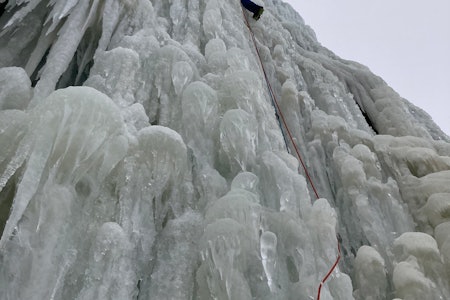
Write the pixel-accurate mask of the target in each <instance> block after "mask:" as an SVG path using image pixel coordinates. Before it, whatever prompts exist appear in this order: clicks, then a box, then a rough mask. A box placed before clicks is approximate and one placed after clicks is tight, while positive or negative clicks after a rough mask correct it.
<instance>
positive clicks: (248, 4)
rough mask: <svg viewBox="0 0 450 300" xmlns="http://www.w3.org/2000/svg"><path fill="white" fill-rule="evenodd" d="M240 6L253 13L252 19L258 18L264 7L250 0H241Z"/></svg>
mask: <svg viewBox="0 0 450 300" xmlns="http://www.w3.org/2000/svg"><path fill="white" fill-rule="evenodd" d="M241 3H242V6H244V7H245V8H246V9H248V10H249V11H251V12H252V13H253V19H255V20H259V18H260V17H261V15H262V13H263V12H264V8H263V7H262V6H259V5H258V4H256V3H254V2H253V1H251V0H241Z"/></svg>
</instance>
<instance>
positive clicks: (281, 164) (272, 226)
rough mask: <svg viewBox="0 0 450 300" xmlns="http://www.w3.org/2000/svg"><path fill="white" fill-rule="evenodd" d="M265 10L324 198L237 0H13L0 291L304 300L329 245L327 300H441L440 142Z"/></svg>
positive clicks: (297, 126)
mask: <svg viewBox="0 0 450 300" xmlns="http://www.w3.org/2000/svg"><path fill="white" fill-rule="evenodd" d="M0 1H1V0H0ZM1 2H3V6H4V4H5V1H1ZM264 5H265V8H266V9H265V13H264V14H263V16H262V18H261V19H260V21H258V22H254V21H253V20H252V19H251V18H249V20H250V26H251V28H252V30H253V32H254V34H255V38H256V43H257V47H258V49H259V52H260V54H261V58H262V62H263V64H264V66H265V69H266V72H267V75H268V78H269V81H270V83H271V85H272V87H273V90H274V93H275V95H276V97H277V100H278V102H279V106H280V108H281V113H282V114H283V117H284V118H285V120H286V122H287V124H288V126H289V130H290V132H291V133H292V136H293V138H294V140H295V143H296V145H297V146H298V148H299V151H300V153H301V155H302V158H303V160H304V162H305V165H306V167H307V169H308V173H309V174H310V175H311V179H312V182H313V183H314V185H315V187H316V188H317V191H318V194H319V196H320V198H319V199H316V197H315V194H314V193H313V192H312V189H311V185H310V183H309V181H308V180H306V179H305V173H304V170H303V169H302V168H301V167H300V164H299V162H298V161H297V159H296V157H295V155H294V148H293V144H292V142H291V141H290V140H289V139H288V138H286V136H283V133H285V132H286V128H283V127H280V125H281V122H280V114H279V113H278V114H276V113H275V109H274V107H273V105H272V101H271V98H270V96H269V92H268V89H267V85H266V81H265V80H264V76H263V73H262V70H261V66H260V65H259V61H258V59H257V56H256V52H255V47H254V45H253V42H252V39H251V35H250V32H249V30H248V28H247V27H246V25H245V22H244V18H243V13H242V10H241V7H240V4H239V1H238V0H233V1H219V0H190V1H187V0H170V1H167V0H152V1H149V0H122V1H120V0H105V1H100V0H70V1H62V0H47V1H45V0H41V1H39V0H35V1H34V0H33V1H19V0H8V1H6V11H5V13H4V14H3V15H2V16H1V17H0V28H1V32H0V232H1V233H2V234H1V239H0V270H1V271H0V299H8V300H9V299H14V300H16V299H80V300H81V299H118V300H119V299H120V300H124V299H139V300H143V299H232V300H234V299H239V300H244V299H267V300H269V299H270V300H273V299H304V300H306V299H315V298H316V295H317V289H318V287H319V284H320V282H321V280H322V278H323V277H324V276H325V274H326V273H327V272H328V271H329V269H330V267H331V266H332V265H333V263H334V262H335V260H336V257H337V255H338V253H337V243H338V239H339V242H340V245H341V249H342V259H341V261H340V263H339V266H338V268H337V269H336V270H334V271H333V273H332V275H331V276H330V278H329V279H328V280H327V281H326V283H325V285H324V286H323V289H322V293H321V299H322V300H325V299H342V300H348V299H357V300H358V299H361V300H362V299H373V300H375V299H394V298H397V299H404V300H406V299H408V300H410V299H431V300H434V299H436V300H437V299H450V287H449V284H450V281H449V280H450V274H449V271H448V270H450V213H449V212H450V185H449V184H448V183H449V182H450V139H449V137H448V136H446V135H445V134H444V133H443V132H442V131H441V130H440V129H439V128H438V127H437V126H436V125H435V124H434V122H433V121H432V120H431V119H430V117H429V116H428V115H427V114H426V113H425V112H424V111H422V110H421V109H420V108H417V107H415V106H414V105H412V104H411V103H409V102H408V101H407V100H405V99H403V98H401V97H400V96H399V95H398V94H397V93H396V92H395V91H393V90H392V89H391V88H390V87H389V86H387V85H386V83H385V82H384V81H383V80H382V79H381V78H379V77H377V76H376V75H374V74H372V73H371V72H370V70H368V68H366V67H365V66H362V65H360V64H358V63H355V62H351V61H346V60H343V59H341V58H339V57H337V56H336V55H334V54H333V53H332V52H331V51H329V50H328V49H326V48H324V47H323V46H322V45H321V44H320V43H319V42H318V41H317V40H316V38H315V35H314V32H313V31H312V29H311V28H309V27H308V26H307V25H306V24H305V23H304V21H303V20H302V18H301V17H300V16H299V15H298V14H297V13H296V12H294V11H293V10H292V8H291V7H290V6H288V5H286V4H284V3H283V2H281V1H279V0H265V1H264ZM3 6H2V7H3ZM245 14H246V16H247V17H250V15H249V14H247V13H245ZM337 237H339V238H337Z"/></svg>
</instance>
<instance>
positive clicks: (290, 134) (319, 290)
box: [241, 5, 341, 300]
mask: <svg viewBox="0 0 450 300" xmlns="http://www.w3.org/2000/svg"><path fill="white" fill-rule="evenodd" d="M241 9H242V14H243V16H244V20H245V24H246V25H247V28H248V30H249V31H250V34H251V37H252V40H253V44H254V46H255V49H256V54H257V55H258V60H259V63H260V65H261V69H262V71H263V73H264V78H265V80H266V83H267V87H268V89H269V93H270V96H271V98H272V102H273V104H274V106H275V109H276V113H277V114H278V115H279V117H280V119H281V121H282V123H283V126H284V128H285V129H286V132H287V134H288V136H289V140H290V141H291V143H292V146H293V147H294V150H295V153H296V154H297V158H298V160H299V161H300V163H301V165H302V167H303V170H304V172H305V175H306V178H307V179H308V181H309V184H310V185H311V188H312V190H313V191H314V194H315V195H316V199H319V198H320V197H319V193H318V192H317V189H316V187H315V186H314V183H313V181H312V178H311V176H310V175H309V172H308V169H307V167H306V164H305V163H304V161H303V159H302V156H301V155H300V150H299V148H298V146H297V143H296V142H295V140H294V137H293V135H292V133H291V130H290V129H289V126H288V124H287V122H286V119H285V118H284V115H283V112H282V111H281V108H280V105H279V104H278V100H277V97H276V96H275V93H274V91H273V89H272V85H271V84H270V80H269V77H268V76H267V72H266V68H265V67H264V64H263V62H262V58H261V54H260V53H259V49H258V46H257V44H256V38H255V34H254V33H253V30H252V28H251V27H250V24H249V22H248V19H247V16H246V15H245V12H244V8H243V7H242V5H241ZM337 240H338V243H337V249H338V256H337V258H336V261H335V262H334V264H333V266H332V267H331V268H330V270H329V271H328V273H327V274H326V275H325V277H323V279H322V281H321V282H320V285H319V288H318V290H317V300H320V293H321V291H322V286H323V285H324V284H325V282H326V281H327V280H328V278H329V277H330V276H331V274H332V273H333V271H334V270H335V269H336V267H337V265H338V264H339V261H340V260H341V245H340V242H339V238H337Z"/></svg>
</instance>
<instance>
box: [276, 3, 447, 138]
mask: <svg viewBox="0 0 450 300" xmlns="http://www.w3.org/2000/svg"><path fill="white" fill-rule="evenodd" d="M283 1H284V2H287V3H289V4H291V5H292V6H293V7H294V8H295V9H296V10H297V11H298V12H299V13H300V15H301V16H302V17H303V19H304V20H305V22H306V24H308V25H310V26H311V27H312V29H313V30H314V31H315V33H316V35H317V38H318V40H319V42H320V43H321V44H322V45H323V46H325V47H327V48H328V49H330V50H331V51H333V52H334V53H336V54H337V55H339V56H340V57H342V58H344V59H349V60H354V61H357V62H359V63H362V64H364V65H366V66H368V67H369V68H370V69H371V70H372V72H374V73H375V74H377V75H379V76H380V77H382V78H383V79H384V80H385V81H386V82H387V83H388V84H389V85H390V86H391V87H392V88H393V89H394V90H395V91H397V92H398V93H399V94H400V96H402V97H403V98H406V99H408V100H409V101H411V102H412V103H414V104H415V105H417V106H419V107H421V108H422V109H424V110H425V111H426V112H428V113H429V114H430V115H431V116H432V118H433V119H434V120H435V122H436V123H437V124H438V125H439V126H440V127H441V128H442V130H444V131H445V132H446V133H447V134H449V135H450V0H429V1H427V0H375V1H364V0H341V1H336V0H283Z"/></svg>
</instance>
